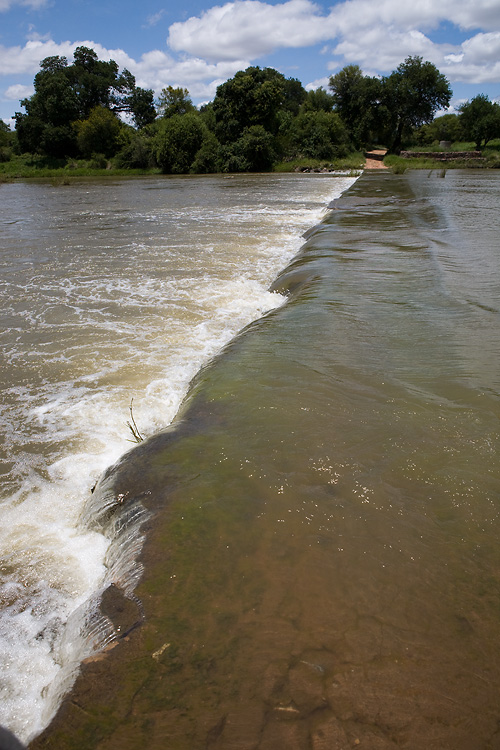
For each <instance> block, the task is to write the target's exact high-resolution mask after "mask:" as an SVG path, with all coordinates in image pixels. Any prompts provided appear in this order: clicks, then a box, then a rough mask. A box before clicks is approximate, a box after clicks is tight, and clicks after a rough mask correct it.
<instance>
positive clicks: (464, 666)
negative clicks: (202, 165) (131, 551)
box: [33, 171, 500, 750]
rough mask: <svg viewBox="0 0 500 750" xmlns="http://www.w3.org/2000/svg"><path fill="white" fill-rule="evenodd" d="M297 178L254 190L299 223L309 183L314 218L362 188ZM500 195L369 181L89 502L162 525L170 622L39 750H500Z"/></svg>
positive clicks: (140, 639) (157, 536)
mask: <svg viewBox="0 0 500 750" xmlns="http://www.w3.org/2000/svg"><path fill="white" fill-rule="evenodd" d="M238 179H240V178H238ZM294 179H295V176H291V177H289V178H286V179H285V181H284V182H281V178H273V177H269V178H261V177H255V178H252V179H251V181H250V183H248V184H250V185H252V186H253V187H254V190H257V189H261V186H262V185H263V184H266V183H267V184H271V185H272V184H275V186H276V189H277V190H278V191H279V194H280V196H281V198H280V201H281V202H280V201H278V204H277V205H278V206H279V211H281V212H282V216H281V219H278V217H277V214H275V216H274V219H273V223H275V222H276V221H282V220H283V219H284V218H285V219H286V222H287V224H288V222H289V220H290V211H291V206H293V203H291V204H290V199H291V198H292V196H295V199H299V197H300V201H304V199H305V197H306V196H307V201H309V200H311V201H312V205H310V206H308V205H307V203H306V206H305V209H306V213H305V214H304V213H302V211H303V210H304V205H303V203H299V208H300V211H299V214H300V217H301V219H300V222H297V223H296V224H294V229H296V231H298V229H299V226H298V225H299V224H300V223H301V221H302V219H304V218H305V219H308V220H311V224H313V223H314V222H313V220H312V218H313V217H312V214H313V213H318V212H319V208H320V206H319V203H316V201H317V200H318V199H319V198H321V197H322V196H324V195H325V194H324V193H323V190H326V192H327V193H328V191H331V192H332V193H333V192H335V188H336V187H340V186H341V185H342V183H337V182H336V181H333V182H328V181H327V182H323V181H321V180H320V181H318V182H316V181H315V178H313V180H312V181H311V182H308V181H307V180H306V181H305V182H304V181H302V180H301V178H299V181H298V182H297V183H295V182H294ZM217 180H218V178H217ZM217 180H216V182H215V183H213V184H215V185H218V184H220V183H219V182H218V181H217ZM241 180H242V183H241V184H242V185H246V184H247V183H246V178H241ZM274 180H276V182H274ZM187 184H191V183H190V182H189V181H188V183H187ZM222 184H224V183H222ZM233 184H235V185H236V184H238V183H233ZM316 189H317V190H318V191H319V193H317V194H316V196H315V198H314V199H313V198H312V197H311V192H310V191H311V190H316ZM295 191H298V192H295ZM499 192H500V174H499V173H498V172H481V171H447V172H446V173H443V172H441V171H438V172H436V171H433V172H430V173H426V172H409V173H407V174H404V175H392V174H390V173H382V172H377V173H371V174H370V173H367V174H364V175H363V176H362V177H360V178H359V179H358V180H357V181H356V182H354V184H353V185H352V186H351V187H350V188H349V190H348V191H347V192H346V193H345V194H344V195H343V197H342V198H340V199H339V200H338V201H334V202H333V204H332V208H331V211H330V212H329V213H328V214H326V216H325V217H324V221H323V222H322V223H320V224H318V225H317V226H315V227H314V228H313V229H312V230H311V231H310V232H307V234H306V241H305V244H304V245H303V247H302V248H301V251H300V252H299V253H298V254H297V256H296V257H295V258H294V259H293V260H292V261H291V263H290V264H289V266H288V268H287V269H286V270H285V271H284V272H283V273H280V274H279V276H278V278H277V279H276V281H275V282H274V283H273V285H272V288H273V289H275V290H276V291H278V292H279V293H280V294H287V295H288V300H287V302H286V304H284V305H281V306H278V307H275V308H274V309H272V310H271V311H270V312H268V313H267V314H266V315H264V316H263V317H261V318H260V319H258V320H256V321H255V322H253V323H252V324H250V325H249V326H248V327H247V328H245V329H244V330H243V331H242V332H241V333H240V334H239V335H238V336H237V337H236V338H234V339H233V340H232V341H231V342H230V343H229V344H228V345H227V346H226V347H224V349H223V351H222V352H221V354H220V355H219V356H217V357H215V358H214V359H213V360H212V362H211V363H210V364H208V365H207V366H205V367H203V368H202V369H201V371H200V372H199V373H198V374H197V375H196V377H195V378H194V380H193V383H192V387H191V389H190V391H189V394H188V396H187V398H186V400H185V401H184V402H183V404H182V405H181V407H180V410H179V412H178V416H177V418H176V420H175V423H174V424H173V426H172V427H171V428H169V429H167V430H165V431H161V432H160V433H158V434H157V435H155V436H153V437H152V438H150V439H149V440H148V441H145V442H144V443H142V444H141V445H140V446H138V447H136V448H134V449H133V450H132V451H131V452H130V453H129V454H128V455H126V456H125V457H124V458H123V459H122V460H120V461H119V462H118V463H117V464H116V465H115V466H114V467H113V468H110V470H109V471H108V472H106V474H105V476H104V478H103V479H102V480H101V481H100V483H99V485H98V488H97V489H96V492H95V493H94V495H93V496H92V500H91V501H90V503H89V504H88V505H87V507H86V514H87V516H88V517H89V518H94V519H99V520H100V521H101V522H102V524H103V528H105V529H106V528H108V529H110V530H112V529H119V528H120V523H121V524H122V526H121V528H124V529H125V532H128V529H129V528H132V527H133V519H134V518H137V517H139V520H141V519H142V520H143V521H144V526H143V530H144V535H145V541H144V546H143V548H142V553H141V560H140V562H141V564H142V565H143V566H144V567H143V571H142V578H141V580H140V581H139V583H138V584H137V586H136V588H135V595H136V596H137V597H138V598H139V599H140V601H141V602H142V607H143V611H144V614H145V617H144V620H143V621H142V625H141V627H139V628H135V629H134V630H133V631H130V627H133V625H134V624H135V622H134V621H135V620H136V619H137V615H136V614H134V613H133V612H132V613H131V614H130V615H129V616H128V621H127V618H126V617H125V618H124V619H123V620H122V623H123V624H122V625H120V627H122V628H123V631H122V632H127V633H128V635H127V637H126V638H124V639H122V640H121V641H120V642H119V644H118V645H116V646H115V647H114V648H113V649H111V650H109V651H108V652H106V657H105V658H104V659H103V660H102V661H96V662H87V663H86V664H85V666H84V669H83V673H82V677H81V678H80V679H79V680H77V681H76V683H75V686H74V692H73V696H74V698H73V700H72V701H67V702H65V703H63V708H62V712H61V714H59V717H58V718H57V719H56V724H55V729H53V730H52V732H53V734H48V735H46V736H44V735H42V737H41V738H40V741H38V740H35V742H34V745H33V748H34V749H35V748H44V750H47V749H48V748H57V749H58V750H61V749H62V750H64V748H71V747H75V745H78V743H79V738H81V737H85V738H87V745H86V747H89V748H99V749H100V750H103V749H104V748H105V750H121V749H122V748H123V747H132V748H138V747H148V748H149V750H162V749H163V748H165V747H167V746H168V747H171V748H175V750H205V748H210V750H233V749H234V748H236V747H242V748H243V747H244V748H255V749H256V750H257V749H258V750H275V749H276V748H287V750H306V749H307V750H310V749H311V748H312V749H313V750H331V749H332V748H337V747H338V748H344V747H358V746H359V747H362V748H363V747H365V748H369V749H370V750H394V748H404V749H406V750H443V748H450V750H451V749H452V748H453V750H458V749H459V748H460V750H476V749H477V748H484V750H494V749H496V748H498V747H500V733H499V726H500V721H499V719H500V715H499V710H498V685H499V684H500V654H499V650H498V635H499V622H500V620H499V618H500V547H499V544H498V524H499V508H500V469H499V460H498V448H499V417H500V404H499V391H500V368H499V361H500V325H499V323H500V267H499V266H500V255H499V245H498V237H499V229H500V226H499V224H500V218H499V211H498V196H499ZM266 196H267V197H265V198H264V197H263V198H262V207H261V209H260V210H262V211H264V218H265V216H266V215H267V214H266V213H265V212H266V211H267V210H269V205H271V206H272V202H271V201H270V198H269V195H268V194H267V193H266ZM247 200H248V201H250V197H248V199H247ZM245 202H247V201H245ZM319 202H320V201H319ZM221 205H223V206H224V210H227V212H228V221H230V223H231V226H232V222H233V221H234V219H233V218H232V217H231V214H230V212H229V209H227V205H228V203H227V200H226V199H224V200H222V196H221ZM309 208H310V209H311V210H309ZM254 211H255V209H254ZM204 213H206V212H204ZM278 213H279V212H278ZM292 215H293V211H292ZM201 220H202V223H203V226H202V229H201V231H202V232H204V231H206V230H205V226H204V221H205V217H204V216H203V217H201ZM249 221H250V225H251V227H252V228H251V229H250V235H249V236H248V237H249V239H248V243H247V246H246V247H245V248H244V250H243V253H242V255H243V259H244V258H246V255H247V253H248V252H249V246H252V245H254V244H255V242H256V230H255V223H254V222H255V215H254V216H253V218H250V217H249ZM261 226H262V225H261ZM269 231H270V229H269V228H262V229H261V230H260V232H259V236H260V237H262V236H263V235H264V234H265V235H266V242H268V240H269V237H270V235H269V234H268V233H269ZM240 232H241V226H238V232H237V233H236V234H235V237H236V236H239V234H240ZM281 236H282V237H283V236H285V237H286V236H289V235H288V232H287V230H285V232H284V235H281ZM277 243H278V237H277V236H276V235H275V239H273V240H271V242H270V244H271V246H276V245H277ZM257 244H258V243H257ZM278 244H279V243H278ZM268 246H269V242H268ZM266 252H267V251H266ZM243 259H242V258H239V259H238V264H237V265H238V268H237V275H238V274H239V268H240V267H244V262H243ZM282 263H283V260H282V258H281V257H280V259H279V260H278V261H277V263H276V265H277V266H279V265H280V264H282ZM266 264H267V260H266ZM251 265H252V267H253V268H255V267H258V264H256V263H255V262H254V261H253V260H252V263H251ZM252 278H253V277H252ZM264 307H265V306H264ZM155 309H156V308H155ZM263 309H264V308H263ZM232 315H233V313H228V314H225V319H227V318H228V317H229V318H231V317H232ZM147 334H148V331H147V329H144V333H143V336H144V338H146V337H147ZM118 343H119V342H118ZM90 356H91V353H90V352H87V358H89V357H90ZM157 356H158V354H157V352H156V351H155V354H154V359H155V360H156V358H157ZM122 359H123V357H122ZM138 359H139V364H140V357H138ZM116 361H119V356H118V352H115V353H113V356H112V362H116ZM137 366H139V365H137ZM135 367H136V365H135V364H134V367H133V368H131V369H132V370H133V371H134V372H135ZM150 367H151V362H148V369H149V368H150ZM107 377H110V376H107ZM111 377H114V375H112V376H111ZM85 382H86V381H85ZM131 393H132V391H130V390H128V391H127V392H126V395H125V398H124V399H123V401H124V404H123V406H122V410H123V411H125V413H126V406H127V403H128V401H129V397H130V395H131ZM134 394H135V391H134ZM81 400H82V397H81V395H78V398H77V399H76V401H77V403H80V401H81ZM134 403H135V402H134ZM155 403H157V402H155ZM139 406H140V401H139V398H137V416H138V417H139V419H138V422H139V424H140V423H141V420H142V409H141V411H140V410H139ZM100 411H101V410H100ZM125 416H126V415H125ZM124 419H125V417H122V418H121V422H122V424H123V421H124ZM107 421H109V420H107ZM115 421H116V420H115ZM98 422H99V419H98V418H95V419H94V420H93V424H94V425H95V424H97V423H98ZM38 429H39V428H38ZM141 513H142V514H143V515H142V516H141V515H140V514H141ZM148 514H149V515H148ZM130 518H131V519H132V522H129V519H130ZM129 524H130V525H129ZM111 535H112V531H111ZM125 536H126V533H125ZM123 547H124V548H126V547H127V544H124V545H123ZM113 559H114V558H113ZM118 568H119V566H118ZM118 568H117V570H118ZM122 569H123V570H124V571H125V573H124V575H120V574H118V575H117V576H116V577H115V579H114V580H116V582H117V583H118V585H119V586H121V587H122V588H123V589H124V590H126V588H127V581H129V580H133V581H134V580H135V579H134V576H136V574H137V568H134V567H133V566H131V565H130V561H128V562H127V561H126V564H125V565H124V567H123V568H122ZM106 597H107V594H105V597H104V599H105V601H107V604H106V612H107V613H108V615H109V616H110V617H111V619H112V620H113V622H114V619H113V618H116V615H117V614H119V613H120V609H122V608H123V607H122V605H121V604H120V599H119V596H118V594H117V593H116V592H115V593H114V594H113V596H112V597H110V600H109V601H108V600H107V599H106ZM82 709H83V710H82ZM58 720H59V723H57V722H58Z"/></svg>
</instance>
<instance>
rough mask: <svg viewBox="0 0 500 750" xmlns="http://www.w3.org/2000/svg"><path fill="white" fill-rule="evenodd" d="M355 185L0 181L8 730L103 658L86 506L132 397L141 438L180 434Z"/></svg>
mask: <svg viewBox="0 0 500 750" xmlns="http://www.w3.org/2000/svg"><path fill="white" fill-rule="evenodd" d="M352 182H353V179H352V178H347V177H335V178H332V177H320V176H317V177H315V176H299V175H285V176H279V175H269V176H265V175H262V176H242V177H200V178H163V179H162V178H159V179H157V178H154V179H153V178H152V179H149V178H148V179H142V180H107V181H106V182H103V181H92V180H81V181H78V180H75V181H72V182H71V185H69V186H59V187H54V186H52V185H50V184H48V183H33V182H31V183H22V182H20V183H13V184H5V185H2V186H1V188H0V190H1V198H2V215H1V219H0V242H1V247H2V251H1V255H0V265H1V273H0V290H1V300H2V302H1V312H0V316H1V332H0V340H1V343H2V367H1V370H0V385H1V397H0V398H1V400H0V423H1V430H2V442H1V445H0V472H1V474H0V476H1V485H0V514H1V519H2V523H1V528H0V550H1V553H0V554H1V560H0V575H1V577H0V596H1V605H2V611H1V613H0V674H1V683H0V723H2V724H5V725H7V726H10V727H11V728H12V729H13V730H14V731H15V732H17V733H18V734H19V735H20V736H21V737H22V738H24V739H26V738H29V737H31V736H32V735H33V734H35V733H37V732H39V731H40V730H41V729H42V728H43V726H44V725H45V724H46V723H47V722H48V720H49V719H50V716H51V715H52V713H53V712H54V710H55V708H56V706H57V703H58V701H59V699H60V693H61V691H62V690H64V689H65V688H66V687H67V686H68V685H69V684H71V680H72V678H73V675H74V668H75V665H76V664H78V662H79V660H80V659H81V658H82V657H83V656H85V655H86V654H87V653H89V651H91V650H92V648H93V642H92V638H89V634H88V632H86V630H85V621H86V618H88V615H89V606H90V609H92V607H93V606H94V605H93V604H92V595H93V593H95V592H98V591H100V590H101V589H102V587H103V586H104V585H107V582H109V579H110V567H111V563H110V554H111V553H110V540H109V539H108V538H107V537H106V536H105V535H104V534H103V533H102V531H101V530H100V529H91V528H89V525H88V524H87V522H86V521H87V518H86V516H85V514H84V508H85V504H86V502H87V500H88V497H89V495H90V490H91V488H92V486H93V485H94V484H95V482H96V480H97V479H98V477H99V475H100V473H101V472H102V471H104V469H106V467H107V466H109V465H110V464H112V463H113V462H114V461H116V460H117V458H118V457H119V456H120V455H121V454H122V453H124V452H125V451H126V450H128V449H129V448H130V447H131V443H130V440H131V439H132V434H131V431H130V430H129V428H128V427H127V422H128V421H131V414H130V405H131V403H132V401H133V412H132V413H133V416H134V418H135V419H136V422H137V426H138V428H139V430H140V432H141V433H142V434H143V435H145V436H147V435H150V434H152V433H154V432H156V431H157V430H158V429H160V428H162V427H164V426H165V425H167V424H169V422H170V421H171V420H172V418H173V417H174V415H175V413H176V411H177V409H178V406H179V404H180V402H181V400H182V398H183V396H184V394H185V392H186V389H187V386H188V383H189V381H190V379H191V378H192V377H193V376H194V374H195V373H196V372H197V370H198V369H199V368H200V366H201V365H203V364H204V363H206V362H207V361H208V360H209V359H210V357H211V356H213V355H214V354H215V353H216V352H217V351H218V350H219V349H220V347H221V346H222V345H223V344H225V343H226V342H227V341H228V340H229V339H230V338H231V337H232V336H234V334H235V333H236V332H237V331H238V330H239V329H240V328H241V327H242V326H244V325H246V324H247V323H248V322H249V321H251V320H253V319H255V318H257V317H259V316H260V315H261V314H262V313H264V312H266V311H267V310H269V309H272V308H274V307H276V306H277V305H280V304H282V302H283V297H282V296H280V295H278V294H276V293H270V292H269V291H268V286H269V283H270V282H271V281H272V279H273V278H274V276H275V275H276V273H277V272H278V271H279V270H280V269H281V268H282V267H283V266H284V265H286V263H287V262H288V261H289V259H290V258H291V256H292V255H293V253H294V252H296V251H297V250H298V248H299V247H300V244H301V239H300V235H301V233H302V232H303V231H305V230H306V229H307V228H308V227H309V226H311V224H313V223H315V222H316V221H318V220H319V218H320V217H321V215H322V214H323V212H324V209H325V206H326V204H327V203H328V201H329V200H330V199H331V198H332V197H335V196H336V195H339V194H340V192H342V190H344V189H345V188H346V187H347V186H348V185H350V184H352ZM82 514H83V515H82ZM136 542H137V540H136ZM127 570H128V569H127ZM128 573H130V571H128ZM128 573H127V571H126V572H125V573H123V571H122V574H123V575H126V574H128ZM111 577H112V576H111ZM89 598H90V601H91V604H90V605H89ZM68 619H69V623H70V626H69V627H67V626H66V623H67V622H68ZM82 627H83V630H82ZM102 627H103V628H104V631H102V632H100V633H99V634H98V640H100V641H101V642H102V640H103V639H104V640H105V639H106V637H107V632H106V626H105V624H103V625H102Z"/></svg>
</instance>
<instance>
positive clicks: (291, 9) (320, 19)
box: [168, 0, 335, 60]
mask: <svg viewBox="0 0 500 750" xmlns="http://www.w3.org/2000/svg"><path fill="white" fill-rule="evenodd" d="M320 11H321V9H320V8H319V6H317V5H316V4H314V3H312V2H310V0H288V2H285V3H283V4H281V5H269V4H267V3H264V2H261V1H260V0H235V2H229V3H226V4H225V5H216V6H214V7H213V8H210V9H209V10H207V11H204V12H203V13H202V14H201V16H199V17H192V18H189V19H188V20H187V21H184V22H182V23H181V22H179V23H174V24H172V26H170V29H169V36H168V44H169V46H170V47H171V49H173V50H176V51H181V50H182V51H184V52H188V53H189V54H191V55H195V56H200V57H204V58H206V59H208V60H237V59H241V58H242V57H244V58H247V59H255V58H257V57H260V56H261V55H265V54H268V53H269V52H272V51H273V50H275V49H280V48H284V47H292V48H293V47H307V46H309V45H311V44H316V43H317V42H318V41H321V40H327V39H331V38H332V37H333V36H335V29H334V28H333V26H332V23H333V16H332V15H328V16H324V15H321V12H320Z"/></svg>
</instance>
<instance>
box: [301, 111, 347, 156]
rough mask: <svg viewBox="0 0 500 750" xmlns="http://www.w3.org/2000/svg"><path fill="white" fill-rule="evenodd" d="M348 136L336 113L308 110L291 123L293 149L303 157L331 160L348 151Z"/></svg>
mask: <svg viewBox="0 0 500 750" xmlns="http://www.w3.org/2000/svg"><path fill="white" fill-rule="evenodd" d="M348 140H349V139H348V135H347V130H346V128H345V125H344V123H343V122H342V120H341V119H340V117H339V115H338V114H337V113H336V112H325V111H324V110H322V109H320V110H315V111H314V110H310V111H305V112H302V114H300V115H299V116H298V117H297V118H295V120H294V123H293V142H294V145H295V149H296V151H297V152H299V153H300V154H303V155H304V156H309V157H312V158H317V159H332V158H333V157H335V156H344V155H345V154H346V153H347V151H348V145H347V144H348Z"/></svg>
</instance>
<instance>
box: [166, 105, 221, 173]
mask: <svg viewBox="0 0 500 750" xmlns="http://www.w3.org/2000/svg"><path fill="white" fill-rule="evenodd" d="M207 132H208V131H206V127H205V125H204V123H203V121H202V119H201V118H200V116H199V115H198V114H197V113H194V112H188V113H187V114H185V115H172V117H168V118H167V119H163V120H162V121H161V122H160V126H159V128H158V132H157V134H156V136H155V138H154V147H153V151H154V155H155V158H156V161H157V163H158V166H159V167H160V169H161V170H162V172H165V173H166V174H186V173H187V172H189V171H190V170H191V165H192V164H193V162H194V160H195V157H196V154H197V152H198V151H199V149H200V148H201V147H202V144H203V140H204V138H205V136H206V133H207Z"/></svg>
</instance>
